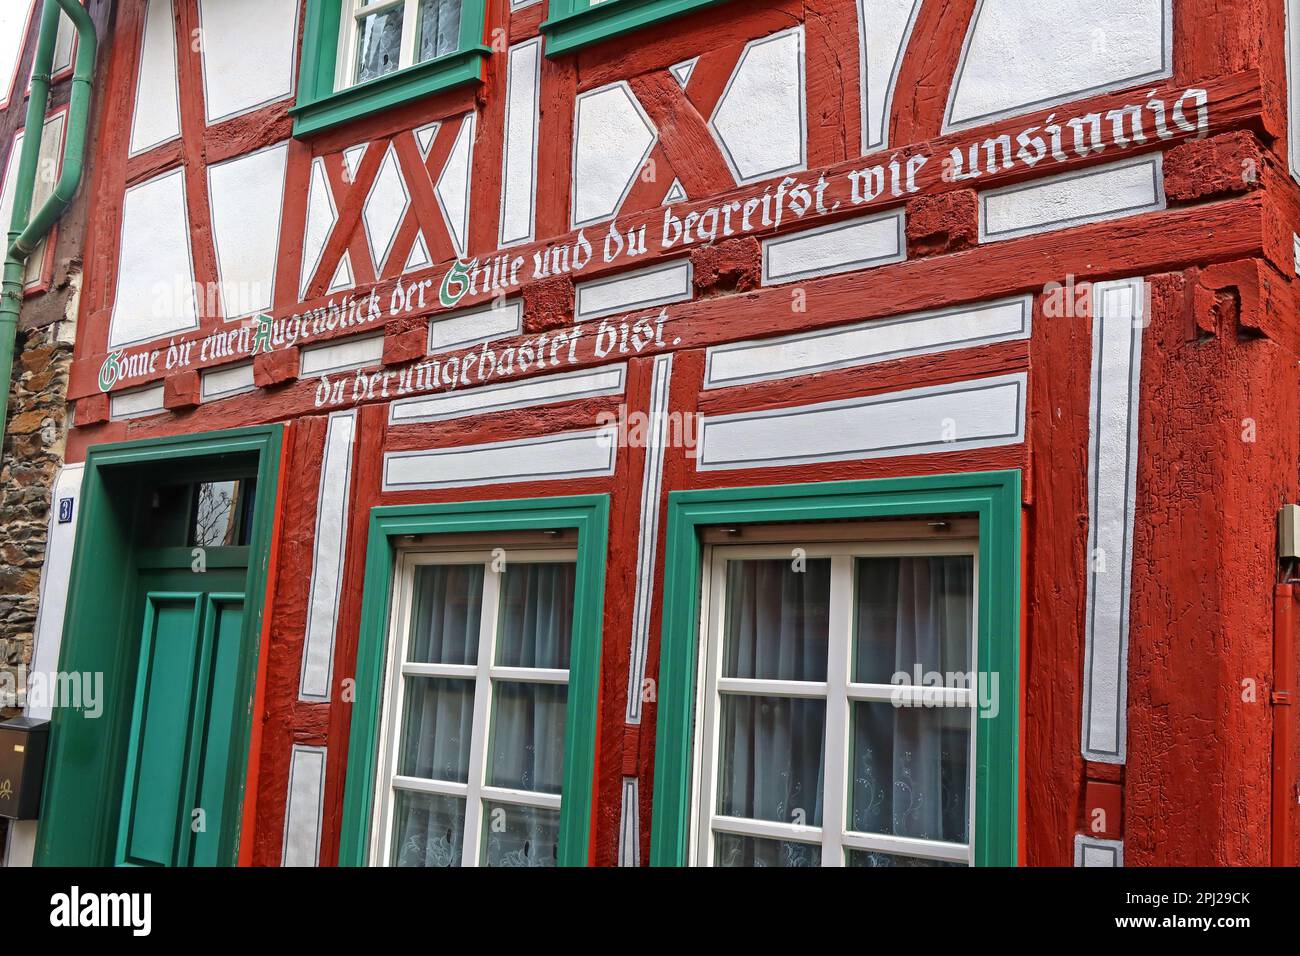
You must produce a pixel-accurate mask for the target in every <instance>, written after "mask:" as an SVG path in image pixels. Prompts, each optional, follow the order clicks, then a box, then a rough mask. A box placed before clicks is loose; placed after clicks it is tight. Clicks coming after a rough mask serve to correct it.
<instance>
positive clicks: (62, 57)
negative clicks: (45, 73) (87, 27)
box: [50, 11, 77, 76]
mask: <svg viewBox="0 0 1300 956" xmlns="http://www.w3.org/2000/svg"><path fill="white" fill-rule="evenodd" d="M76 49H77V25H76V24H75V23H73V22H72V18H71V17H70V16H68V14H67V12H66V11H61V12H60V13H59V31H58V33H57V34H55V37H54V59H53V61H52V62H51V63H50V74H51V75H52V76H58V75H59V74H60V73H62V72H64V71H65V70H70V69H72V58H73V57H74V56H75V55H76Z"/></svg>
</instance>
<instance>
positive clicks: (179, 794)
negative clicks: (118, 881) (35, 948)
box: [117, 570, 244, 866]
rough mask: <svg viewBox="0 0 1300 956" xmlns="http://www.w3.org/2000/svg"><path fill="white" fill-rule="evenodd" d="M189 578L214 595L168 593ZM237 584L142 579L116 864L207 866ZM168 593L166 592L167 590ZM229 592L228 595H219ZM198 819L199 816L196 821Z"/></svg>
mask: <svg viewBox="0 0 1300 956" xmlns="http://www.w3.org/2000/svg"><path fill="white" fill-rule="evenodd" d="M196 577H198V578H199V580H201V582H202V584H203V585H206V586H209V587H212V588H214V589H218V588H219V589H221V590H218V591H216V592H215V593H214V592H213V591H181V590H179V589H173V588H175V587H176V585H177V584H178V583H180V582H186V583H191V586H192V583H193V582H194V581H195V579H196ZM242 584H243V575H242V574H241V573H239V572H237V571H230V570H226V571H215V572H208V573H206V574H204V575H202V576H201V577H199V576H196V575H194V574H189V573H187V572H177V571H172V572H142V573H141V575H140V588H141V590H142V591H143V594H142V604H143V613H142V615H141V619H142V626H141V637H140V658H139V666H138V669H137V681H136V693H135V709H134V714H133V717H132V723H131V736H130V739H129V745H128V752H127V767H126V776H125V783H124V789H123V795H122V816H121V821H120V826H119V838H118V852H117V862H118V863H119V864H123V865H128V866H191V865H199V866H203V865H206V866H213V865H216V864H217V863H218V862H219V861H218V859H217V854H218V841H219V838H220V833H221V822H222V817H223V814H224V813H226V812H227V808H226V806H225V795H226V789H227V788H226V784H227V780H228V775H229V773H230V770H231V768H230V767H229V765H228V764H229V756H230V749H231V735H232V730H233V725H234V718H235V715H236V712H237V707H238V702H237V701H236V700H235V699H234V695H235V686H236V682H237V677H238V667H239V640H240V631H241V628H242V624H243V616H244V595H243V594H241V593H239V589H240V588H241V587H242ZM169 585H170V587H168V586H169ZM227 588H229V590H226V589H227ZM196 810H201V811H202V813H201V814H196V812H195V811H196Z"/></svg>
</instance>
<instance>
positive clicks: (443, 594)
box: [406, 564, 483, 664]
mask: <svg viewBox="0 0 1300 956" xmlns="http://www.w3.org/2000/svg"><path fill="white" fill-rule="evenodd" d="M414 590H415V595H414V603H413V606H412V608H411V639H410V641H409V642H408V646H407V650H406V659H407V660H408V661H410V662H411V663H414V664H476V663H478V630H479V616H480V614H481V612H482V609H483V565H481V564H422V565H418V566H417V567H416V569H415V585H414Z"/></svg>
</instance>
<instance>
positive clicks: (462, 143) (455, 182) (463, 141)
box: [433, 113, 475, 256]
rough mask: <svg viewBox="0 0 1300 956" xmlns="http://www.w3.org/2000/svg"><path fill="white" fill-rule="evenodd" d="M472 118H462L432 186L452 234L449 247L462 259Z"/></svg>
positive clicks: (466, 243)
mask: <svg viewBox="0 0 1300 956" xmlns="http://www.w3.org/2000/svg"><path fill="white" fill-rule="evenodd" d="M474 123H475V120H474V114H473V113H470V114H469V115H468V116H466V117H465V122H463V123H462V124H461V126H460V130H459V131H458V132H457V133H456V142H454V143H453V144H452V146H451V153H450V154H449V155H448V157H447V165H446V166H444V167H442V175H441V176H439V177H438V182H437V185H435V186H434V190H433V191H434V194H435V195H436V196H437V197H438V205H439V206H441V207H442V215H443V218H445V219H446V220H447V229H448V230H449V231H450V232H451V244H452V245H453V246H455V247H456V255H458V256H463V255H465V250H466V249H467V248H468V246H469V191H470V171H471V169H472V168H473V164H474Z"/></svg>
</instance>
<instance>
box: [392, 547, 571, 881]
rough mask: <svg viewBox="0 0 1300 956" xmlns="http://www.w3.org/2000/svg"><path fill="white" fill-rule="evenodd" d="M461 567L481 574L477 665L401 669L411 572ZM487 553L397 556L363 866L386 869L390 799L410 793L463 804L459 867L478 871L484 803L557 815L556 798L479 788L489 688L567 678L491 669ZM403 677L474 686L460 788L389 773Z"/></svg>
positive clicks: (493, 592) (551, 554)
mask: <svg viewBox="0 0 1300 956" xmlns="http://www.w3.org/2000/svg"><path fill="white" fill-rule="evenodd" d="M506 560H507V562H508V563H509V564H539V563H546V562H553V563H573V562H575V561H576V560H577V552H576V551H574V550H573V549H572V548H566V549H559V548H539V549H516V548H512V549H510V550H509V552H508V553H507V558H506ZM448 564H466V565H481V566H482V567H483V592H482V601H481V608H480V613H479V640H478V658H477V660H476V662H475V663H473V664H413V663H409V662H407V661H406V655H407V645H408V641H409V639H410V633H411V614H412V609H413V607H414V603H415V601H414V588H415V572H416V569H417V568H419V567H421V566H424V565H448ZM495 564H496V562H495V559H494V554H493V552H492V551H488V550H483V551H457V552H437V551H403V552H401V553H400V554H399V555H398V559H397V563H396V570H395V572H394V586H393V603H392V606H391V608H390V613H389V621H390V622H391V623H390V625H389V633H388V640H387V645H386V646H387V652H388V655H389V659H388V664H387V667H386V679H385V686H384V690H383V702H382V706H381V716H380V725H379V741H380V759H379V760H378V761H377V777H376V781H375V800H374V803H375V806H374V812H373V814H372V820H371V846H370V859H371V860H372V861H373V862H374V863H376V864H378V865H380V866H389V865H391V862H392V861H391V854H392V837H393V834H392V829H393V825H394V822H395V800H396V794H397V792H398V791H402V790H405V791H415V792H419V793H431V794H438V795H441V796H448V797H456V798H460V799H463V800H464V801H465V832H464V834H463V840H462V854H461V865H462V866H478V865H479V858H480V854H481V851H482V840H483V825H482V821H483V804H484V802H485V801H486V802H492V803H508V804H512V805H517V806H528V807H535V808H537V809H542V810H559V809H560V803H561V795H560V794H549V793H541V792H537V791H530V790H512V789H509V788H505V787H494V786H490V785H488V783H487V772H488V766H487V764H488V746H487V744H488V738H489V735H490V730H491V727H490V723H491V714H492V710H491V708H492V691H493V688H492V684H493V682H494V681H499V680H506V681H521V682H525V683H534V684H551V685H565V684H568V680H569V672H568V670H562V669H554V668H532V667H497V666H494V665H493V664H492V661H493V660H494V659H495V658H496V635H497V623H498V620H499V614H500V606H501V601H500V597H501V575H502V572H501V571H498V570H495ZM407 677H452V678H457V679H461V680H473V681H474V711H473V722H472V726H471V729H470V734H471V736H470V750H469V773H468V781H467V782H466V783H459V782H456V781H449V780H432V779H427V778H423V777H407V776H402V775H400V774H398V773H397V760H398V755H399V752H400V749H401V734H402V725H401V722H402V714H403V712H404V703H405V695H406V678H407Z"/></svg>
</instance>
